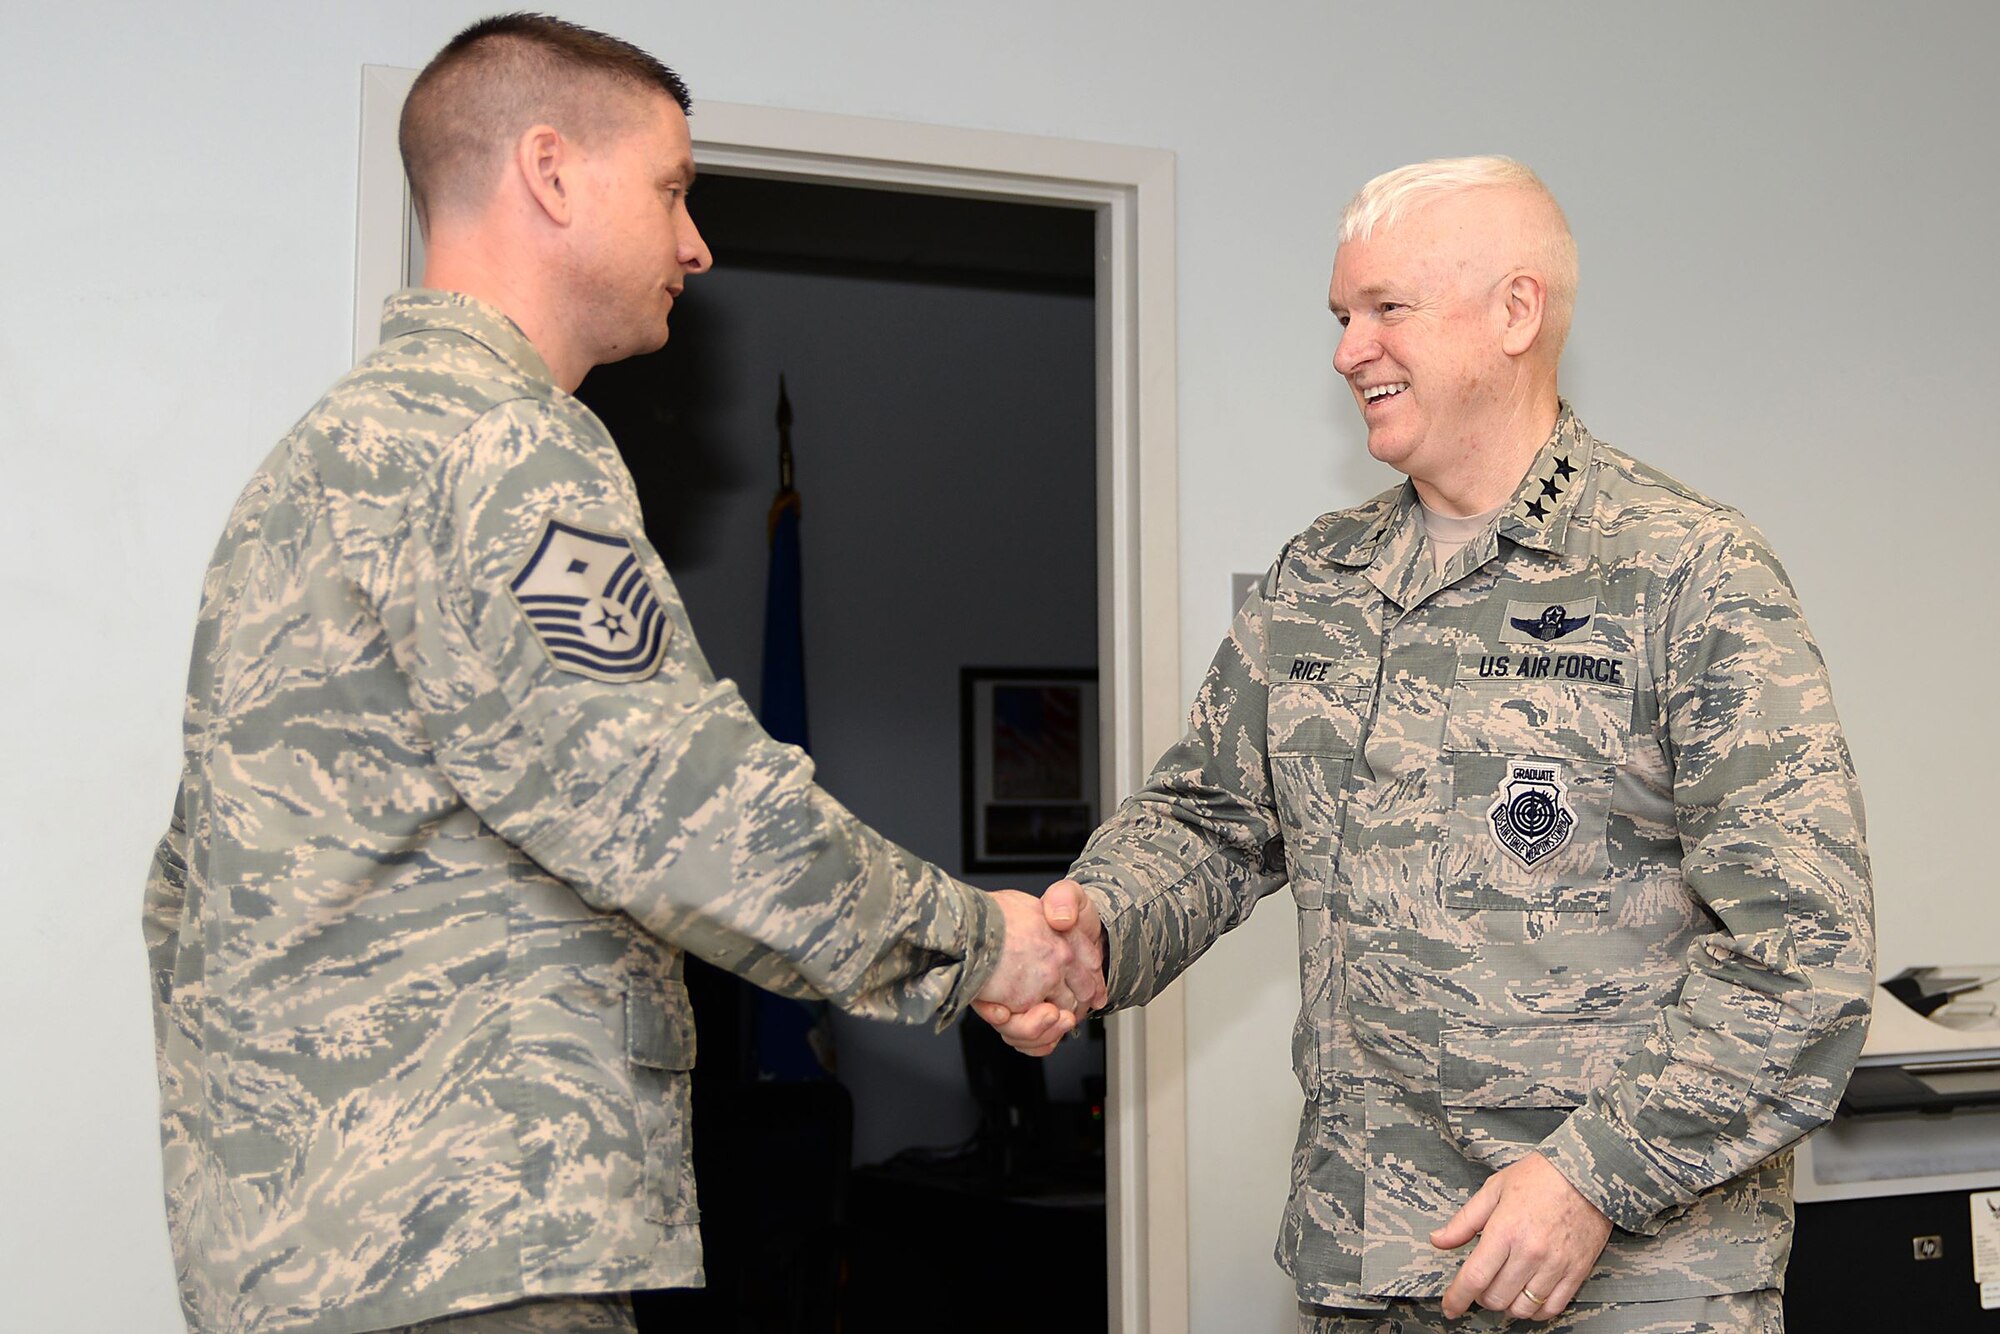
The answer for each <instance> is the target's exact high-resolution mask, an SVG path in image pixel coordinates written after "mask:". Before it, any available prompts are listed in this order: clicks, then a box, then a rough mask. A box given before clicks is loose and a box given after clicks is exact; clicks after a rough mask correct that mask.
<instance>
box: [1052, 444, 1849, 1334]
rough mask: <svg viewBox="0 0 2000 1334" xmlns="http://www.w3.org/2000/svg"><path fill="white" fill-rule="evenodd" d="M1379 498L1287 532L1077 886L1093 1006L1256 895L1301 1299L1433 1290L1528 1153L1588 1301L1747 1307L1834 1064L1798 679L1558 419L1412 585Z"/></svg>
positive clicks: (1729, 546)
mask: <svg viewBox="0 0 2000 1334" xmlns="http://www.w3.org/2000/svg"><path fill="white" fill-rule="evenodd" d="M1415 503H1416V502H1415V493H1414V489H1413V488H1412V487H1410V486H1409V485H1407V484H1406V485H1405V486H1404V487H1403V488H1401V489H1400V490H1399V491H1391V492H1388V493H1386V494H1384V495H1382V496H1379V497H1377V498H1376V499H1374V500H1372V501H1370V502H1369V503H1367V504H1365V505H1362V506H1360V507H1358V508H1356V509H1352V510H1346V511H1342V512H1340V513H1336V514H1329V515H1326V516H1324V517H1323V518H1321V519H1320V520H1319V521H1318V522H1316V523H1315V524H1314V525H1313V526H1312V527H1311V528H1309V529H1308V530H1307V531H1306V532H1304V533H1303V534H1301V535H1300V536H1299V537H1297V538H1296V539H1294V540H1293V541H1292V542H1291V543H1290V544H1289V545H1288V546H1287V547H1286V548H1285V550H1284V553H1283V554H1282V555H1281V556H1280V557H1279V559H1278V561H1277V563H1276V564H1275V565H1273V566H1272V567H1271V570H1270V572H1269V574H1268V575H1267V576H1266V578H1265V580H1264V583H1263V585H1262V587H1261V589H1260V590H1258V591H1257V592H1255V593H1253V594H1252V595H1251V596H1250V597H1249V598H1248V599H1247V600H1246V601H1245V603H1244V605H1243V607H1242V609H1241V611H1240V612H1239V613H1238V614H1237V616H1236V619H1235V622H1234V625H1233V627H1232V629H1231V632H1230V635H1229V638H1228V639H1227V641H1225V642H1224V643H1223V645H1222V647H1221V650H1220V651H1219V652H1218V653H1217V655H1216V658H1215V662H1214V665H1213V666H1212V667H1211V668H1210V669H1209V673H1208V676H1207V679H1206V681H1205V683H1204V684H1203V686H1202V688H1201V692H1200V695H1199V696H1198V697H1197V699H1196V701H1195V704H1194V709H1193V717H1192V721H1191V725H1190V729H1189V731H1188V733H1187V735H1186V737H1185V738H1184V739H1183V740H1182V741H1181V742H1180V744H1179V745H1177V746H1176V747H1175V748H1174V749H1172V750H1170V751H1169V752H1168V753H1167V754H1166V756H1165V757H1164V758H1163V759H1162V760H1161V761H1160V763H1159V766H1158V767H1157V768H1156V769H1155V771H1154V773H1153V775H1152V777H1151V778H1150V779H1149V781H1148V784H1147V786H1146V788H1145V789H1144V790H1143V791H1141V792H1139V793H1138V794H1137V795H1135V796H1134V797H1133V798H1131V799H1130V800H1129V801H1128V802H1127V803H1126V804H1125V805H1124V806H1123V807H1122V808H1121V810H1120V811H1119V813H1118V814H1117V815H1116V816H1114V817H1113V819H1112V820H1111V821H1110V822H1109V823H1107V824H1106V825H1105V827H1104V828H1103V829H1101V830H1099V831H1098V833H1097V834H1096V835H1095V836H1094V838H1093V839H1092V842H1091V844H1090V846H1089V847H1088V849H1087V850H1086V851H1085V853H1084V855H1083V857H1082V859H1081V860H1080V861H1079V862H1078V863H1077V865H1076V868H1075V870H1074V872H1073V874H1074V875H1075V877H1076V878H1077V879H1078V880H1079V881H1081V882H1083V883H1084V884H1085V885H1086V887H1087V888H1088V889H1089V890H1090V892H1091V893H1092V895H1093V896H1094V898H1095V899H1096V901H1097V904H1098V909H1099V912H1100V913H1101V914H1102V915H1103V916H1104V919H1105V922H1106V927H1107V931H1108V935H1109V940H1110V944H1111V952H1112V975H1111V978H1110V985H1111V993H1112V1000H1113V1003H1114V1004H1126V1005H1131V1004H1140V1003H1143V1002H1144V1001H1146V1000H1147V999H1148V998H1150V997H1152V996H1154V995H1157V994H1158V993H1159V991H1160V989H1161V988H1163V987H1164V986H1166V985H1167V983H1168V982H1170V981H1171V980H1172V979H1173V978H1174V977H1175V976H1176V975H1177V974H1178V973H1179V972H1180V970H1181V969H1183V968H1185V967H1186V966H1187V965H1188V964H1189V963H1190V962H1192V961H1193V960H1194V959H1195V958H1197V957H1199V956H1200V954H1201V953H1202V951H1203V950H1205V949H1206V948H1207V947H1208V946H1209V945H1210V944H1212V943H1213V942H1214V940H1215V939H1216V937H1217V936H1219V935H1220V934H1221V933H1222V932H1224V931H1227V930H1228V929H1229V928H1231V927H1232V926H1234V925H1235V924H1236V923H1237V922H1238V921H1240V920H1242V918H1243V917H1245V916H1246V915H1247V914H1248V913H1249V912H1250V910H1251V908H1252V906H1253V905H1254V903H1255V902H1256V900H1257V899H1259V898H1260V897H1261V896H1263V895H1264V894H1267V893H1269V892H1271V891H1272V890H1273V889H1274V888H1276V887H1277V886H1278V885H1280V884H1282V883H1284V882H1285V881H1286V880H1289V881H1290V884H1291V887H1292V892H1293V895H1294V897H1295V899H1296V901H1297V904H1298V910H1299V953H1300V960H1301V967H1300V971H1301V984H1302V1003H1301V1006H1300V1013H1299V1020H1298V1026H1297V1029H1296V1031H1295V1033H1294V1040H1293V1051H1294V1056H1295V1065H1296V1068H1297V1073H1298V1077H1299V1080H1300V1083H1301V1084H1302V1085H1303V1086H1304V1089H1305V1092H1306V1104H1307V1105H1306V1109H1305V1113H1304V1117H1303V1123H1302V1125H1301V1127H1300V1131H1299V1139H1298V1146H1297V1151H1296V1155H1295V1157H1294V1159H1293V1167H1292V1188H1291V1197H1290V1201H1289V1204H1288V1206H1287V1209H1286V1214H1285V1219H1284V1223H1283V1227H1282V1231H1281V1234H1280V1238H1279V1243H1278V1258H1279V1262H1280V1263H1281V1264H1282V1265H1283V1266H1284V1268H1285V1269H1286V1271H1287V1272H1288V1273H1290V1274H1291V1275H1292V1276H1293V1278H1294V1279H1295V1280H1296V1283H1297V1287H1298V1292H1299V1295H1300V1297H1301V1298H1302V1299H1303V1300H1306V1301H1309V1302H1314V1303H1319V1304H1325V1305H1337V1306H1355V1307H1366V1306H1369V1305H1373V1304H1377V1303H1379V1302H1380V1300H1381V1299H1384V1298H1388V1297H1409V1296H1432V1295H1436V1294H1438V1293H1441V1292H1442V1291H1443V1289H1444V1287H1445V1285H1446V1284H1447V1283H1448V1281H1449V1280H1450V1277H1451V1276H1452V1274H1453V1273H1455V1272H1456V1269H1457V1267H1458V1265H1459V1264H1460V1263H1461V1262H1462V1261H1463V1259H1464V1253H1463V1252H1460V1253H1453V1254H1444V1253H1440V1252H1438V1251H1436V1250H1434V1249H1433V1248H1432V1247H1431V1245H1430V1243H1429V1239H1428V1233H1429V1232H1430V1231H1431V1230H1432V1229H1433V1228H1436V1227H1438V1226H1440V1225H1442V1224H1443V1223H1444V1222H1445V1221H1446V1220H1447V1219H1448V1218H1450V1217H1451V1215H1452V1214H1453V1213H1454V1212H1456V1211H1457V1209H1458V1208H1459V1207H1460V1206H1461V1205H1462V1204H1463V1203H1464V1202H1465V1201H1466V1199H1467V1198H1468V1197H1469V1196H1470V1195H1471V1193H1472V1192H1473V1191H1474V1190H1476V1189H1477V1188H1478V1186H1479V1185H1480V1183H1481V1182H1482V1181H1483V1180H1484V1179H1485V1178H1486V1177H1487V1176H1488V1175H1489V1174H1490V1173H1491V1172H1492V1171H1494V1170H1495V1169H1497V1168H1499V1167H1502V1166H1505V1165H1506V1164H1508V1163H1510V1162H1513V1161H1515V1160H1516V1159H1518V1158H1520V1157H1521V1156H1522V1155H1524V1154H1526V1153H1528V1152H1530V1151H1531V1150H1534V1149H1536V1148H1539V1149H1540V1150H1541V1152H1543V1153H1544V1154H1546V1155H1547V1156H1548V1157H1549V1159H1550V1160H1551V1161H1552V1162H1554V1164H1555V1165H1556V1167H1557V1168H1559V1169H1560V1170H1561V1171H1562V1172H1563V1174H1564V1175H1565V1176H1566V1177H1567V1178H1568V1179H1569V1180H1570V1181H1571V1182H1572V1183H1573V1184H1575V1185H1576V1187H1577V1188H1578V1189H1579V1190H1581V1191H1582V1192H1583V1194H1584V1195H1586V1196H1587V1197H1588V1198H1589V1199H1590V1200H1591V1201H1592V1203H1594V1204H1596V1205H1597V1206H1598V1207H1599V1208H1600V1209H1602V1210H1603V1211H1604V1213H1605V1214H1606V1215H1607V1216H1608V1217H1609V1218H1610V1219H1611V1220H1612V1222H1613V1223H1614V1224H1615V1225H1616V1229H1615V1230H1614V1232H1613V1234H1612V1239H1611V1242H1610V1245H1609V1246H1608V1247H1607V1249H1606V1250H1605V1252H1604V1255H1603V1258H1602V1259H1601V1261H1600V1262H1599V1264H1598V1266H1597V1268H1596V1270H1595V1271H1594V1273H1593V1275H1592V1277H1591V1279H1590V1281H1589V1282H1588V1284H1587V1285H1586V1286H1585V1287H1584V1288H1583V1290H1582V1292H1581V1294H1580V1299H1581V1300H1584V1301H1639V1300H1650V1299H1657V1298H1669V1297H1679V1296H1693V1295H1698V1294H1703V1293H1727V1292H1734V1291H1744V1290H1749V1289H1754V1288H1759V1287H1764V1286H1768V1285H1771V1284H1773V1283H1775V1282H1777V1281H1778V1280H1779V1278H1780V1276H1781V1275H1782V1273H1783V1269H1784V1262H1785V1258H1786V1255H1787V1253H1788V1251H1789V1248H1790V1238H1791V1200H1790V1182H1791V1172H1790V1164H1791V1158H1790V1154H1789V1153H1788V1152H1786V1151H1785V1150H1786V1146H1787V1145H1789V1144H1791V1143H1792V1142H1793V1141H1794V1140H1796V1139H1797V1138H1798V1137H1799V1136H1800V1135H1802V1134H1804V1133H1805V1132H1807V1131H1808V1130H1810V1129H1812V1128H1813V1127H1814V1126H1816V1125H1818V1124H1820V1123H1821V1122H1822V1121H1824V1120H1825V1119H1826V1118H1827V1117H1828V1116H1830V1115H1831V1114H1832V1110H1833V1107H1834V1104H1835V1103H1836V1102H1837V1101H1838V1099H1839V1097H1840V1094H1841V1090H1842V1088H1843V1087H1844V1085H1845V1083H1846V1079H1847V1075H1848V1072H1849V1069H1850V1068H1851V1066H1852V1064H1853V1062H1854V1059H1855V1057H1856V1055H1857V1054H1858V1052H1859V1049H1860V1046H1861V1040H1862V1036H1863V1032H1864V1030H1865V1028H1866V1022H1867V1015H1868V1002H1869V996H1870V993H1871V982H1872V960H1873V926H1872V916H1871V911H1872V910H1871V898H1870V888H1869V879H1868V863H1867V854H1866V851H1865V844H1864V837H1863V827H1862V811H1861V798H1860V793H1859V791H1858V789H1857V786H1856V782H1855V776H1854V772H1853V768H1852V765H1851V763H1850V761H1849V758H1848V753H1847V748H1846V744H1845V742H1844V740H1843V738H1842V735H1841V731H1840V726H1839V722H1838V719H1837V718H1836V717H1835V715H1834V709H1833V702H1832V699H1831V696H1830V695H1829V693H1828V687H1827V678H1826V673H1825V669H1824V666H1823V664H1822V662H1821V659H1820V655H1819V652H1818V650H1817V648H1816V647H1815V646H1814V644H1813V642H1812V639H1811V637H1810V635H1809V634H1808V632H1807V629H1806V624H1805V621H1804V619H1803V617H1802V615H1801V613H1800V610H1799V606H1798V603H1797V601H1796V599H1795V598H1794V595H1793V593H1792V590H1791V587H1790V586H1789V584H1788V583H1787V581H1786V578H1785V576H1784V573H1783V572H1782V570H1781V569H1780V568H1779V566H1778V564H1777V561H1776V560H1775V558H1774V557H1773V556H1772V555H1771V553H1770V551H1769V550H1768V549H1767V548H1766V546H1765V544H1764V542H1763V540H1762V538H1761V537H1760V536H1759V535H1758V533H1757V532H1756V531H1755V530H1754V529H1753V528H1751V527H1750V526H1749V524H1748V523H1746V522H1745V521H1744V519H1743V517H1742V516H1741V515H1740V514H1738V513H1736V512H1735V511H1733V510H1730V509H1727V508H1724V507H1722V506H1720V505H1717V504H1716V503H1714V502H1713V501H1710V500H1708V499H1706V498H1704V497H1702V496H1699V495H1697V494H1695V493H1693V492H1691V491H1689V490H1688V489H1687V488H1686V487H1684V486H1682V485H1680V484H1679V483H1678V482H1675V481H1673V480H1672V479H1670V478H1668V477H1666V476H1664V475H1662V474H1661V473H1659V472H1657V471H1655V470H1653V469H1651V468H1648V467H1646V466H1644V465H1642V464H1640V463H1637V462H1635V461H1633V460H1632V459H1630V458H1628V457H1627V456H1626V455H1624V454H1621V453H1619V452H1618V451H1617V450H1615V449H1612V448H1611V447H1609V446H1608V445H1604V444H1602V443H1600V442H1598V441H1596V440H1595V439H1593V438H1592V437H1591V436H1590V435H1589V433H1588V432H1586V431H1585V430H1584V428H1583V426H1582V425H1581V424H1580V423H1579V422H1578V421H1577V420H1576V418H1575V416H1574V415H1573V414H1571V412H1570V411H1569V410H1568V408H1567V406H1565V407H1564V409H1563V411H1562V415H1561V417H1560V419H1559V421H1558V423H1557V426H1556V429H1555V431H1554V433H1553V435H1552V437H1551V438H1550V440H1549V441H1548V442H1547V444H1546V445H1545V446H1544V448H1543V449H1542V451H1541V452H1540V454H1539V455H1538V456H1537V458H1536V459H1535V461H1534V464H1533V466H1532V467H1531V468H1530V470H1529V472H1528V475H1527V477H1526V479H1525V480H1524V481H1523V483H1522V485H1521V487H1520V489H1519V491H1518V492H1517V493H1516V495H1515V497H1514V498H1513V500H1512V501H1511V502H1510V503H1509V504H1508V505H1507V506H1505V507H1503V509H1502V510H1501V513H1500V515H1499V516H1498V518H1497V519H1496V520H1495V522H1494V525H1493V527H1490V528H1488V529H1487V530H1486V532H1485V533H1484V534H1483V535H1482V536H1480V537H1476V538H1474V539H1473V541H1472V542H1471V544H1470V545H1468V546H1467V547H1466V548H1465V549H1464V550H1462V551H1460V552H1458V553H1457V554H1456V555H1455V556H1454V557H1452V559H1451V561H1450V562H1449V564H1448V565H1447V566H1446V568H1445V569H1444V571H1443V572H1442V573H1440V572H1438V571H1437V570H1436V568H1435V564H1434V560H1433V556H1432V553H1431V550H1430V548H1429V545H1428V543H1427V542H1426V540H1425V538H1424V535H1423V526H1422V522H1421V519H1420V517H1419V516H1418V514H1417V513H1416V512H1415Z"/></svg>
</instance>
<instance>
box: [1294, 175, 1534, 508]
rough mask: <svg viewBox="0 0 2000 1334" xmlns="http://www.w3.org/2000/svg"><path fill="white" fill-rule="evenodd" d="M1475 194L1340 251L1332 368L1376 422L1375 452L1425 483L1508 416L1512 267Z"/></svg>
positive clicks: (1333, 298) (1430, 208) (1371, 437)
mask: <svg viewBox="0 0 2000 1334" xmlns="http://www.w3.org/2000/svg"><path fill="white" fill-rule="evenodd" d="M1482 193H1484V192H1482ZM1478 203H1479V200H1478V198H1477V196H1476V195H1468V196H1462V197H1457V198H1447V199H1442V200H1438V201H1436V202H1434V203H1431V204H1429V205H1427V206H1425V207H1424V208H1422V209H1420V210H1418V211H1416V212H1414V213H1412V214H1410V215H1408V216H1406V217H1404V218H1402V219H1400V220H1399V221H1398V222H1397V223H1396V224H1395V225H1394V226H1393V227H1391V228H1388V229H1386V230H1382V231H1377V232H1376V233H1375V234H1374V235H1373V236H1371V237H1369V238H1368V239H1366V240H1359V239H1357V240H1352V241H1348V242H1347V243H1346V244H1344V245H1342V246H1341V247H1340V251H1339V253H1338V254H1337V255H1336V256H1335V257H1334V262H1333V286H1332V288H1331V290H1330V291H1329V293H1328V297H1327V300H1328V304H1329V305H1330V306H1331V308H1332V310H1333V313H1334V315H1335V317H1336V318H1337V319H1339V321H1340V324H1341V328H1342V329H1343V331H1344V332H1343V333H1342V335H1341V339H1340V346H1339V347H1338V348H1337V349H1336V350H1335V352H1334V357H1333V365H1334V369H1335V370H1337V371H1339V372H1340V374H1341V375H1342V376H1343V377H1345V378H1346V380H1347V382H1348V385H1349V387H1350V388H1351V389H1352V391H1353V393H1354V399H1355V402H1356V404H1357V405H1358V406H1359V407H1360V409H1361V416H1362V420H1363V421H1365V422H1366V423H1367V424H1368V452H1369V453H1370V454H1372V455H1374V456H1375V457H1376V458H1378V459H1380V460H1381V461H1382V462H1384V463H1386V464H1388V465H1389V466H1391V467H1393V468H1395V469H1396V470H1397V471H1399V472H1403V473H1406V474H1408V475H1409V476H1411V477H1414V478H1417V479H1419V480H1422V481H1433V480H1435V479H1437V478H1439V477H1440V476H1443V475H1445V474H1447V473H1448V472H1449V471H1450V470H1451V469H1452V468H1454V467H1456V466H1458V465H1459V464H1461V463H1462V462H1463V461H1464V460H1465V459H1466V458H1468V457H1469V456H1470V455H1471V454H1472V453H1474V452H1475V451H1476V450H1477V449H1478V448H1479V446H1480V444H1481V443H1482V441H1483V440H1487V439H1489V438H1492V437H1493V436H1494V435H1495V433H1496V432H1497V431H1502V430H1504V429H1505V428H1506V426H1507V424H1508V415H1509V411H1510V408H1509V399H1510V395H1511V392H1512V390H1513V387H1514V369H1515V368H1514V366H1513V365H1512V364H1510V363H1511V361H1512V359H1511V358H1510V357H1509V356H1508V355H1507V353H1506V351H1505V349H1504V347H1503V340H1504V337H1505V334H1506V329H1507V301H1506V293H1505V291H1504V288H1505V285H1506V278H1507V276H1508V275H1507V270H1506V268H1505V265H1504V262H1503V261H1502V260H1501V259H1500V258H1499V257H1498V256H1496V255H1494V254H1493V253H1491V252H1492V251H1493V250H1494V249H1495V246H1494V244H1493V242H1492V240H1491V231H1490V229H1487V228H1484V227H1482V225H1481V219H1480V216H1479V208H1478Z"/></svg>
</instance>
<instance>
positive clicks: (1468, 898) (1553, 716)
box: [1440, 651, 1634, 912]
mask: <svg viewBox="0 0 2000 1334" xmlns="http://www.w3.org/2000/svg"><path fill="white" fill-rule="evenodd" d="M1633 675H1634V664H1633V662H1632V661H1631V660H1630V659H1626V658H1618V657H1608V656H1602V655H1597V654H1592V653H1589V652H1588V651H1564V652H1551V651H1544V652H1539V653H1537V652H1529V653H1519V654H1513V655H1466V656H1464V657H1462V658H1461V659H1460V660H1459V668H1458V675H1457V679H1456V680H1454V681H1453V683H1452V689H1451V699H1450V705H1449V710H1448V713H1447V716H1446V721H1445V751H1446V758H1447V760H1448V762H1449V764H1450V767H1451V784H1452V785H1451V810H1450V812H1449V815H1448V819H1447V833H1446V841H1445V850H1444V861H1443V865H1442V869H1441V873H1440V880H1441V885H1440V887H1441V889H1442V891H1443V896H1444V902H1445V904H1446V906H1447V907H1452V908H1462V909H1499V910H1506V909H1514V910H1527V909H1552V910H1554V911H1557V912H1601V911H1602V910H1603V908H1604V905H1605V903H1606V902H1607V901H1608V900H1609V897H1610V892H1611V891H1610V885H1609V883H1608V881H1607V876H1608V873H1609V870H1610V853H1609V844H1608V841H1607V837H1606V829H1607V823H1608V821H1609V819H1610V814H1611V794H1612V781H1613V777H1614V775H1615V774H1616V772H1617V769H1618V766H1619V765H1620V764H1622V763H1623V762H1624V760H1625V757H1626V751H1627V748H1628V746H1629V745H1630V743H1631V730H1632V707H1633V696H1632V680H1633Z"/></svg>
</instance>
